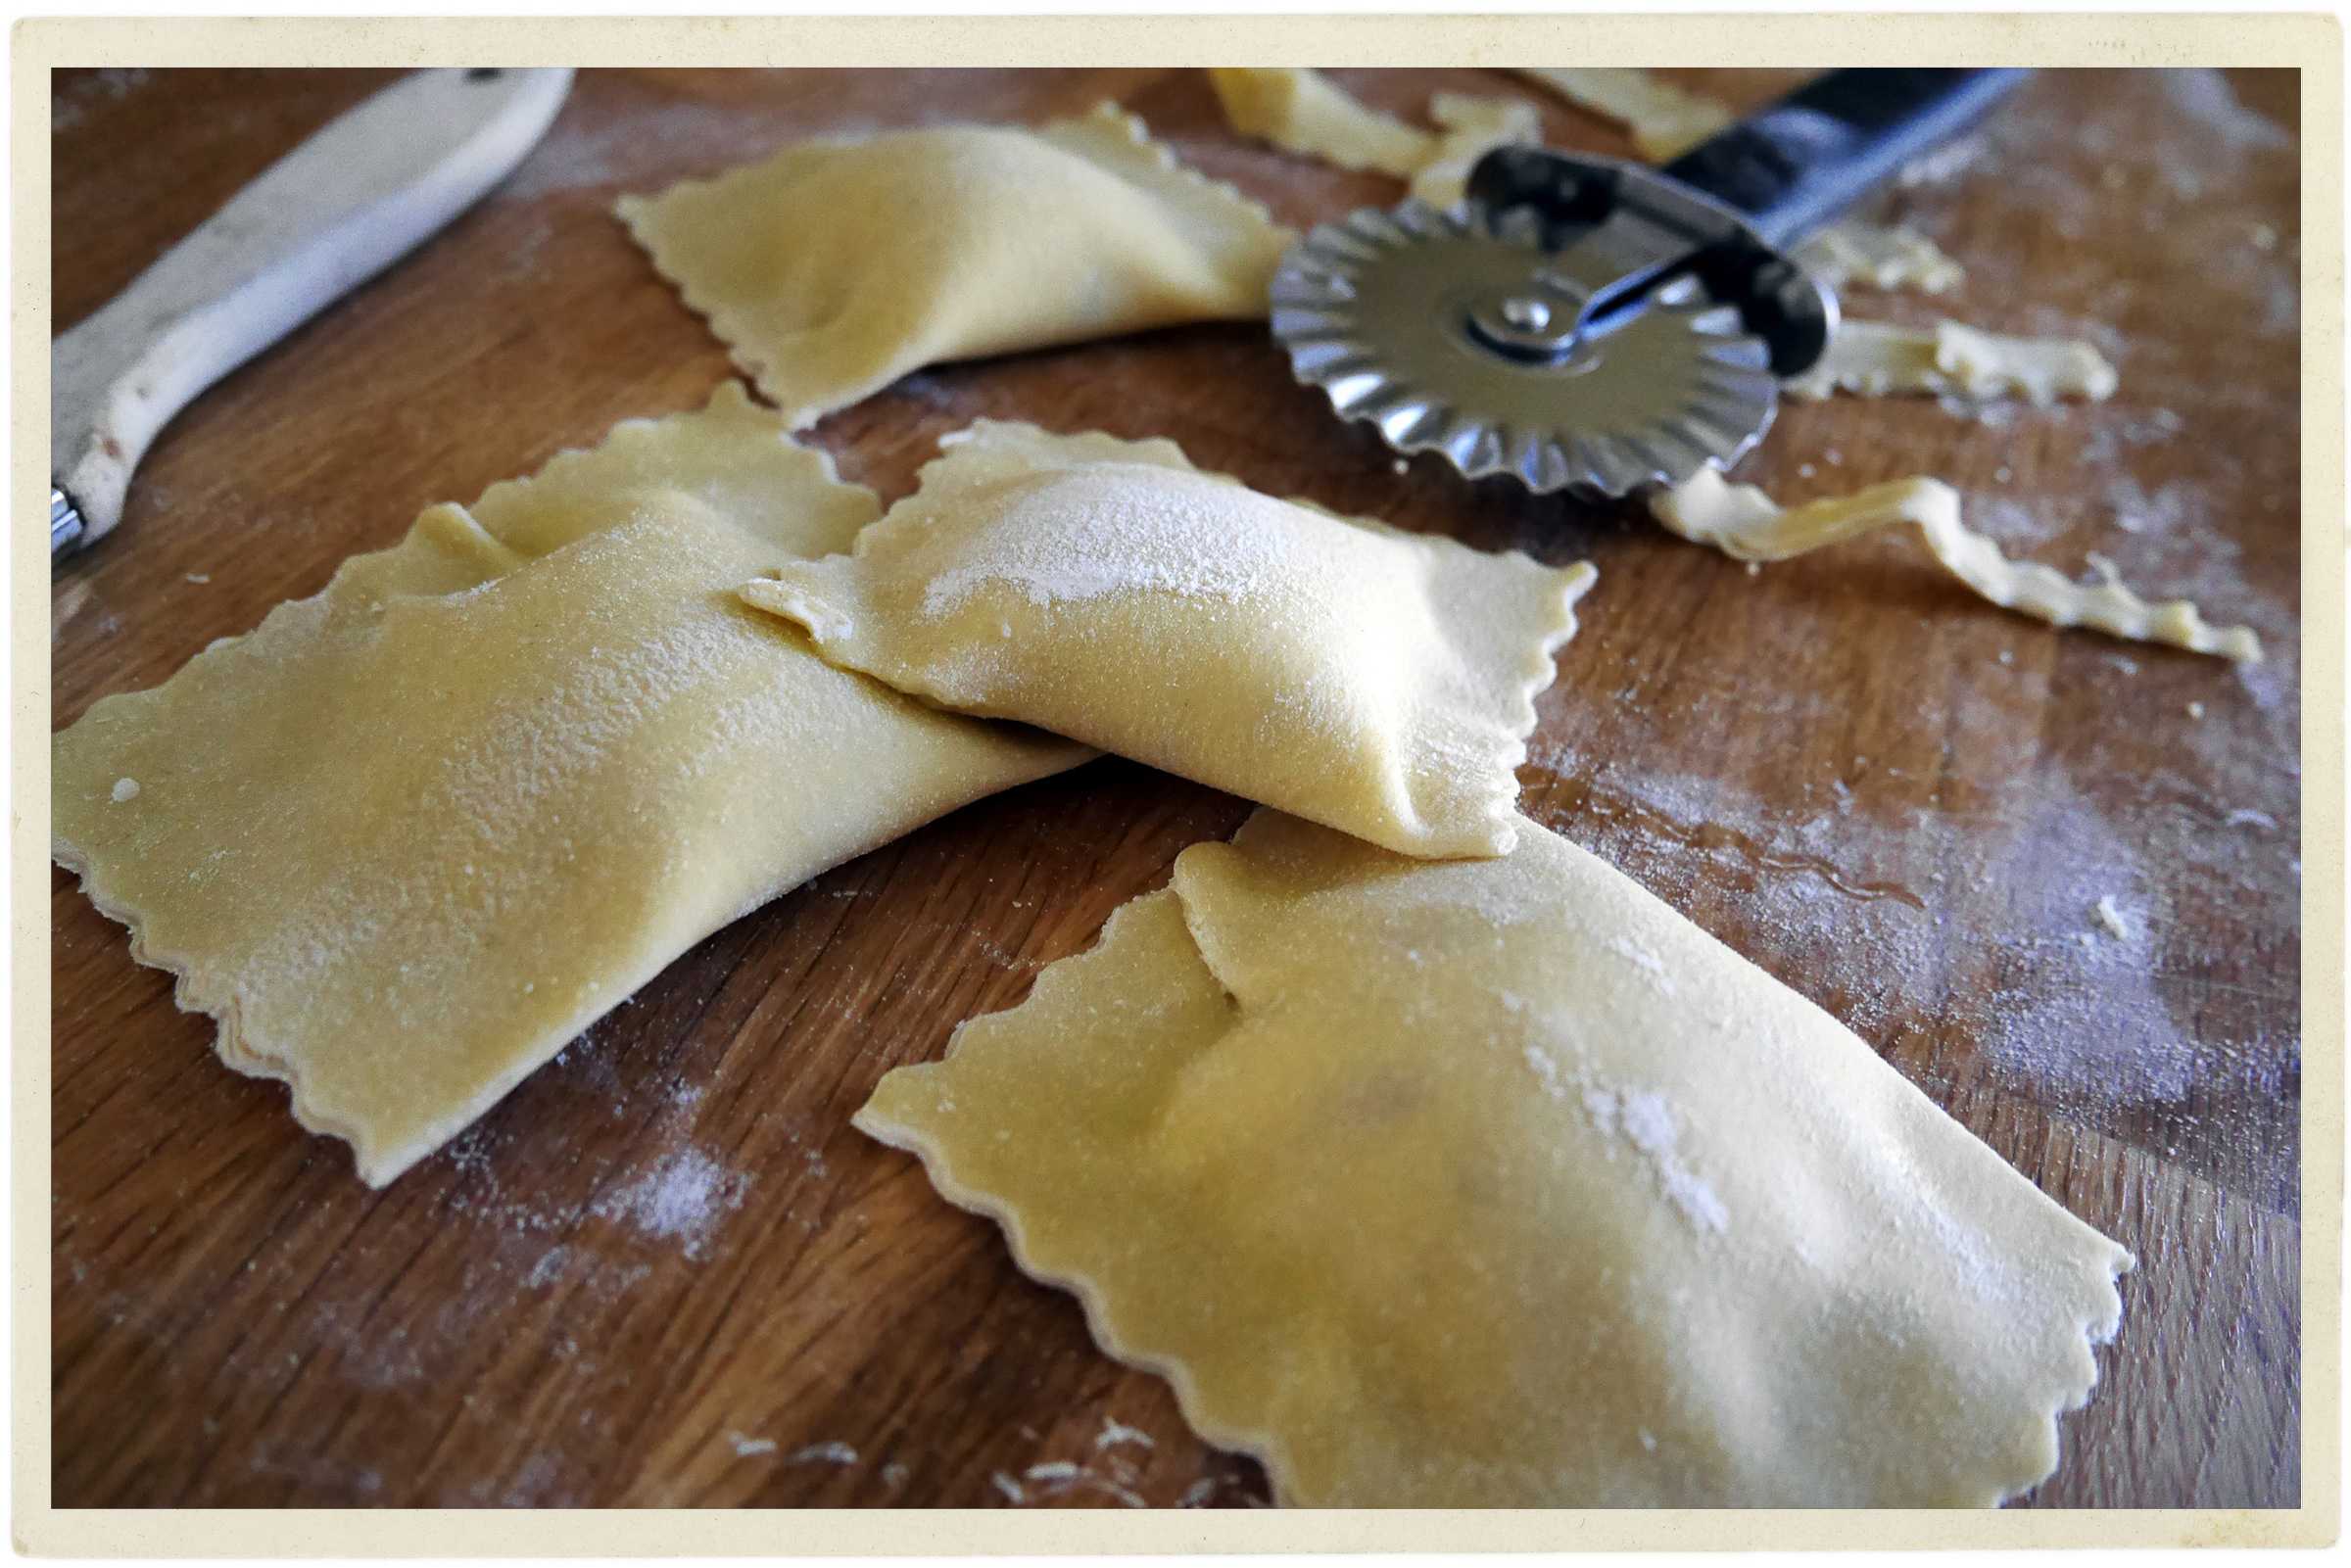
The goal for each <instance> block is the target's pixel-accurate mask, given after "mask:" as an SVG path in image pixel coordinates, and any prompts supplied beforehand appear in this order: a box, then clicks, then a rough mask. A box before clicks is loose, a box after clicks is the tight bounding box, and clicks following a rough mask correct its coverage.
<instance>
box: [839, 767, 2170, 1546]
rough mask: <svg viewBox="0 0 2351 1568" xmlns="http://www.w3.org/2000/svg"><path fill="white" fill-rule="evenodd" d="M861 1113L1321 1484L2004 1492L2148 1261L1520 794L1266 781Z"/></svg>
mask: <svg viewBox="0 0 2351 1568" xmlns="http://www.w3.org/2000/svg"><path fill="white" fill-rule="evenodd" d="M856 1123H857V1125H858V1126H859V1127H860V1128H862V1129H863V1130H865V1131H866V1132H867V1133H869V1134H871V1135H872V1136H874V1137H877V1138H880V1139H882V1140H884V1141H886V1142H888V1143H891V1144H894V1145H897V1146H898V1147H901V1148H905V1149H910V1150H913V1151H914V1152H916V1153H918V1154H919V1155H921V1156H922V1158H923V1160H924V1162H925V1164H926V1165H927V1166H928V1168H929V1171H930V1174H931V1177H932V1180H933V1181H934V1182H935V1183H936V1185H937V1187H938V1189H939V1191H940V1192H941V1193H942V1194H943V1195H945V1196H946V1197H947V1198H948V1199H949V1200H950V1201H952V1202H954V1203H956V1204H959V1205H961V1206H962V1207H964V1208H967V1209H971V1210H974V1211H976V1212H981V1213H984V1214H987V1215H990V1216H992V1217H993V1218H995V1219H997V1220H998V1221H999V1222H1000V1223H1001V1224H1002V1225H1003V1227H1004V1229H1005V1232H1006V1235H1007V1238H1008V1240H1009V1242H1010V1244H1011V1246H1012V1250H1013V1254H1014V1256H1015V1258H1016V1259H1018V1260H1019V1261H1020V1263H1021V1266H1022V1267H1023V1268H1025V1269H1027V1270H1028V1271H1029V1272H1030V1273H1032V1275H1034V1276H1036V1277H1037V1278H1039V1279H1042V1280H1045V1281H1048V1282H1050V1283H1054V1284H1059V1285H1063V1286H1066V1287H1068V1288H1070V1289H1072V1290H1074V1291H1076V1292H1077V1293H1078V1294H1079V1295H1080V1298H1081V1299H1082V1300H1083V1301H1084V1303H1085V1306H1086V1310H1087V1318H1088V1321H1089V1323H1090V1324H1091V1326H1092V1328H1093V1332H1094V1334H1095V1337H1096V1338H1097V1339H1098V1340H1099V1341H1100V1343H1101V1344H1102V1345H1103V1347H1104V1348H1105V1349H1106V1350H1108V1351H1109V1352H1110V1353H1111V1354H1114V1355H1117V1356H1119V1357H1121V1358H1122V1359H1125V1360H1128V1361H1130V1362H1133V1363H1134V1364H1136V1365H1139V1366H1143V1367H1147V1368H1150V1369H1152V1370H1155V1371H1158V1372H1160V1373H1162V1374H1164V1375H1166V1376H1167V1377H1168V1378H1169V1379H1170V1380H1171V1381H1172V1382H1173V1383H1174V1384H1175V1386H1176V1392H1177V1395H1178V1398H1179V1400H1180V1402H1181V1403H1182V1406H1183V1410H1184V1414H1185V1416H1186V1418H1187V1419H1188V1420H1189V1421H1190V1422H1191V1424H1192V1426H1193V1427H1194V1428H1195V1429H1196V1430H1198V1431H1199V1432H1200V1434H1201V1435H1202V1436H1203V1437H1205V1438H1206V1439H1208V1440H1209V1441H1210V1442H1212V1443H1215V1444H1218V1445H1220V1446H1222V1447H1225V1448H1231V1449H1245V1450H1247V1451H1249V1452H1252V1453H1255V1454H1257V1455H1259V1456H1260V1457H1261V1458H1263V1459H1264V1460H1265V1462H1266V1465H1267V1468H1268V1470H1269V1472H1270V1473H1271V1476H1272V1479H1273V1483H1274V1487H1275V1491H1276V1495H1277V1497H1278V1498H1279V1500H1281V1501H1283V1502H1285V1503H1289V1504H1295V1505H1305V1506H1311V1507H1376V1506H1398V1507H1401V1506H1452V1507H1577V1506H1596V1507H1607V1506H1636V1505H1665V1506H1711V1505H1738V1506H1782V1507H1807V1506H1878V1507H1914V1506H1928V1505H1954V1504H1972V1505H1984V1504H1991V1503H1995V1502H1998V1501H1999V1500H2001V1499H2002V1498H2004V1497H2009V1496H2012V1495H2014V1494H2015V1493H2017V1492H2019V1491H2021V1490H2023V1489H2025V1488H2027V1487H2030V1486H2032V1485H2034V1484H2035V1483H2036V1482H2038V1481H2039V1480H2040V1479H2041V1478H2042V1477H2044V1476H2046V1475H2047V1474H2048V1473H2049V1472H2050V1471H2051V1469H2053V1468H2054V1466H2055V1463H2056V1459H2057V1420H2056V1417H2057V1413H2058V1412H2059V1411H2061V1410H2064V1409H2068V1408H2071V1407H2073V1406H2076V1405H2078V1404H2080V1403H2081V1402H2083V1401H2084V1400H2085V1399H2086V1398H2087V1394H2088V1391H2089V1389H2090V1387H2091V1386H2092V1384H2093V1383H2094V1382H2095V1381H2096V1365H2095V1362H2094V1360H2093V1359H2092V1356H2091V1352H2090V1346H2091V1345H2092V1344H2093V1343H2096V1342H2100V1341H2103V1340H2105V1339H2107V1338H2109V1337H2111V1336H2112V1334H2113V1333H2114V1331H2115V1328H2116V1326H2117V1324H2118V1322H2119V1319H2120V1313H2121V1304H2120V1300H2119V1298H2118V1296H2117V1294H2116V1291H2115V1288H2114V1283H2113V1281H2114V1276H2115V1274H2116V1273H2117V1271H2119V1270H2121V1269H2124V1268H2127V1267H2129V1266H2130V1264H2131V1258H2130V1255H2129V1254H2128V1253H2126V1252H2125V1251H2124V1250H2123V1249H2122V1248H2120V1247H2118V1246H2116V1245H2114V1244H2113V1243H2112V1242H2110V1241H2108V1240H2106V1239H2105V1238H2104V1237H2102V1236H2100V1235H2099V1234H2098V1233H2097V1232H2095V1231H2094V1230H2092V1229H2090V1228H2089V1227H2088V1226H2087V1225H2085V1224H2084V1223H2082V1222H2081V1221H2080V1220H2078V1219H2076V1218H2075V1217H2074V1216H2073V1215H2072V1214H2070V1213H2068V1212H2066V1211H2065V1210H2064V1209H2062V1208H2061V1207H2059V1206H2058V1205H2057V1204H2055V1203H2054V1202H2052V1201H2050V1200H2049V1199H2048V1198H2047V1197H2045V1196H2043V1195H2042V1194H2041V1193H2040V1192H2039V1189H2037V1188H2036V1187H2034V1186H2033V1184H2032V1183H2030V1182H2028V1181H2026V1180H2025V1179H2024V1178H2023V1177H2021V1176H2019V1175H2018V1174H2017V1173H2016V1172H2015V1171H2014V1170H2013V1169H2011V1168H2010V1167H2009V1166H2008V1165H2006V1164H2004V1163H2002V1162H2001V1160H2000V1159H1999V1157H1998V1156H1996V1155H1995V1154H1993V1153H1992V1152H1991V1150H1990V1149H1988V1148H1986V1147H1985V1146H1984V1145H1983V1144H1982V1143H1980V1142H1978V1141H1977V1140H1976V1139H1975V1138H1974V1137H1972V1136H1970V1135H1969V1134H1968V1133H1967V1132H1966V1131H1965V1130H1964V1129H1963V1128H1961V1127H1960V1126H1959V1125H1958V1124H1957V1123H1956V1122H1954V1121H1952V1120H1951V1119H1950V1118H1949V1117H1945V1116H1944V1115H1943V1113H1942V1112H1941V1111H1939V1110H1937V1109H1936V1107H1935V1106H1934V1104H1933V1103H1932V1102H1930V1101H1929V1100H1928V1099H1927V1098H1926V1097H1925V1096H1924V1095H1922V1094H1920V1093H1919V1092H1918V1091H1917V1090H1916V1089H1914V1088H1912V1087H1911V1086H1910V1084H1909V1083H1907V1082H1906V1081H1904V1080H1903V1078H1902V1077H1901V1075H1900V1074H1899V1073H1897V1072H1895V1070H1894V1069H1891V1068H1889V1067H1887V1066H1886V1065H1885V1064H1883V1063H1882V1062H1880V1061H1879V1060H1878V1058H1877V1057H1876V1056H1875V1055H1874V1054H1873V1053H1872V1052H1871V1051H1870V1050H1869V1048H1868V1047H1867V1046H1866V1045H1864V1044H1863V1043H1862V1042H1861V1041H1860V1040H1858V1039H1856V1038H1855V1037H1854V1036H1853V1035H1852V1034H1851V1033H1850V1032H1848V1031H1847V1029H1845V1028H1844V1027H1843V1026H1842V1025H1841V1024H1839V1023H1838V1022H1837V1021H1836V1020H1834V1019H1832V1018H1831V1017H1829V1016H1828V1015H1827V1014H1826V1013H1823V1012H1822V1011H1821V1010H1820V1009H1819V1008H1817V1007H1814V1006H1813V1005H1812V1004H1811V1003H1809V1002H1807V1001H1805V1000H1804V999H1803V998H1802V997H1800V996H1799V995H1797V994H1796V993H1795V992H1793V991H1791V990H1789V989H1788V988H1787V987H1785V986H1783V985H1781V984H1779V983H1778V982H1777V981H1775V980H1773V979H1771V978H1770V977H1769V976H1768V975H1766V974H1763V973H1762V972H1761V971H1760V970H1757V969H1755V968H1754V967H1753V966H1752V965H1751V964H1749V963H1747V962H1746V961H1745V960H1744V959H1742V958H1740V957H1739V956H1738V955H1737V954H1735V953H1733V952H1731V951H1730V950H1729V949H1728V948H1726V947H1724V946H1722V945H1721V944H1720V943H1718V942H1716V941H1715V940H1714V939H1713V938H1711V937H1709V936H1707V935H1706V934H1705V933H1704V932H1703V931H1702V930H1700V929H1699V928H1698V927H1695V926H1693V925H1691V924H1690V923H1689V922H1688V921H1686V920H1684V919H1682V918H1681V917H1680V916H1679V915H1677V914H1675V913H1674V912H1673V911H1672V910H1671V909H1669V908H1667V907H1666V906H1665V905H1664V904H1662V903H1660V902H1659V901H1658V900H1656V899H1655V898H1654V897H1652V896H1650V895H1649V894H1648V893H1647V892H1645V891H1644V890H1642V889H1641V888H1640V887H1639V886H1637V885H1636V884H1635V883H1633V882H1632V881H1630V880H1629V879H1626V878H1624V877H1622V876H1620V875H1619V874H1617V873H1616V872H1615V871H1613V870H1611V869H1610V868H1609V867H1608V866H1607V865H1606V864H1605V863H1603V862H1601V861H1599V860H1597V859H1595V858H1594V857H1593V856H1591V855H1588V854H1586V853H1584V852H1583V851H1581V850H1579V849H1576V848H1575V847H1574V846H1572V845H1570V844H1568V843H1566V842H1565V841H1563V840H1562V839H1559V838H1558V837H1556V836H1554V835H1553V834H1551V833H1550V832H1545V831H1544V830H1543V829H1541V828H1539V827H1537V826H1535V825H1534V824H1532V823H1528V824H1525V825H1524V827H1523V831H1522V832H1521V834H1520V837H1519V842H1518V847H1517V849H1516V850H1515V851H1514V852H1513V853H1512V854H1511V856H1510V857H1509V858H1508V859H1506V860H1489V861H1465V862H1455V863H1450V864H1430V863H1427V862H1417V861H1410V860H1405V859H1402V858H1400V857H1397V856H1394V855H1390V854H1388V853H1386V852H1384V851H1381V850H1379V849H1376V848H1373V847H1371V846H1369V845H1367V844H1364V843H1361V842H1358V841H1356V840H1353V839H1351V838H1348V837H1346V836H1345V835H1343V834H1339V833H1335V832H1329V831H1328V830H1325V829H1320V828H1317V827H1314V826H1312V825H1309V824H1306V823H1301V822H1298V821H1296V820H1295V819H1291V818H1286V817H1282V816H1280V815H1278V814H1276V813H1272V812H1260V813H1258V815H1257V816H1255V817H1253V818H1252V819H1251V820H1250V822H1249V824H1248V825H1247V826H1246V827H1245V828H1243V829H1242V831H1241V833H1240V835H1239V836H1238V837H1237V838H1236V839H1235V840H1234V841H1233V843H1232V844H1230V845H1223V844H1204V845H1196V846H1194V847H1193V848H1191V849H1189V850H1186V851H1185V852H1184V853H1183V855H1182V856H1181V857H1179V858H1178V859H1177V861H1176V878H1175V883H1174V887H1173V888H1172V890H1170V891H1167V892H1161V893H1154V894H1150V895H1147V896H1146V897H1144V898H1142V899H1138V900H1137V901H1135V902H1134V903H1132V904H1129V905H1128V906H1127V907H1126V908H1125V909H1124V910H1122V911H1121V912H1120V913H1119V914H1118V915H1117V916H1116V917H1115V918H1114V919H1113V921H1112V922H1111V924H1110V926H1109V927H1107V928H1106V929H1105V931H1104V933H1103V936H1102V940H1101V942H1100V944H1099V945H1098V946H1097V947H1096V948H1095V949H1094V950H1093V951H1092V952H1090V953H1088V954H1085V955H1083V956H1082V957H1079V958H1074V959H1070V960H1066V961H1064V962H1062V963H1060V964H1056V965H1054V966H1052V967H1051V968H1049V969H1047V970H1046V971H1045V972H1044V973H1043V974H1040V975H1039V976H1038V978H1037V983H1036V987H1035V989H1034V991H1033V993H1032V996H1031V997H1030V999H1029V1000H1028V1001H1027V1002H1026V1003H1024V1004H1023V1005H1022V1006H1020V1007H1019V1008H1016V1009H1014V1010H1013V1011H1011V1012H1008V1013H999V1014H996V1015H993V1016H991V1017H987V1018H982V1019H977V1020H974V1021H972V1022H969V1023H967V1024H965V1025H964V1026H963V1028H962V1029H960V1030H959V1031H958V1032H957V1034H956V1036H955V1039H954V1040H953V1042H952V1043H951V1044H950V1046H949V1055H948V1057H947V1059H946V1060H945V1061H944V1062H941V1063H937V1064H935V1065H931V1066H925V1067H915V1068H906V1069H899V1070H898V1071H895V1072H892V1073H890V1074H889V1075H888V1077H886V1078H884V1079H883V1080H882V1083H881V1085H880V1086H879V1087H878V1088H877V1089H876V1091H875V1093H874V1096H873V1099H872V1100H871V1101H870V1102H869V1103H868V1104H867V1105H866V1107H865V1108H864V1109H863V1110H862V1111H860V1112H859V1113H858V1115H857V1117H856Z"/></svg>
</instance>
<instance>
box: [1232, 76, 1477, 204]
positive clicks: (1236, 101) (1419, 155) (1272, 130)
mask: <svg viewBox="0 0 2351 1568" xmlns="http://www.w3.org/2000/svg"><path fill="white" fill-rule="evenodd" d="M1208 79H1209V81H1210V83H1211V85H1213V86H1214V87H1215V88H1216V90H1217V101H1218V102H1219V103H1221V104H1223V106H1224V118H1225V119H1227V120H1229V121H1231V123H1232V128H1233V129H1234V130H1237V131H1239V132H1240V133H1241V134H1242V135H1244V136H1257V137H1261V138H1263V139H1264V140H1266V141H1270V142H1271V143H1272V144H1273V145H1274V146H1276V147H1279V148H1282V149H1284V150H1285V151H1288V152H1293V153H1304V154H1306V155H1307V156H1309V157H1310V158H1319V159H1321V160H1323V161H1324V162H1325V163H1331V164H1336V165H1338V166H1339V167H1341V168H1358V169H1361V168H1368V169H1376V170H1377V171H1378V172H1380V173H1382V174H1393V175H1395V176H1396V177H1397V178H1399V179H1409V178H1411V177H1412V176H1413V175H1414V174H1415V173H1417V172H1418V171H1419V169H1420V167H1421V166H1422V165H1424V164H1426V163H1427V162H1428V161H1429V160H1430V159H1432V158H1434V157H1435V156H1436V155H1437V147H1438V138H1436V137H1434V136H1431V135H1430V134H1429V133H1428V132H1427V131H1424V130H1418V129H1415V127H1413V126H1411V125H1408V124H1406V123H1405V122H1404V121H1403V120H1401V119H1396V118H1395V117H1393V116H1391V115H1383V114H1381V113H1380V112H1379V111H1378V110H1376V109H1373V108H1371V107H1369V106H1368V105H1367V104H1365V103H1363V102H1362V101H1360V100H1359V99H1357V98H1356V97H1355V96H1354V95H1352V94H1350V93H1349V92H1348V91H1347V90H1346V89H1345V88H1343V87H1341V86H1339V84H1338V83H1336V82H1334V81H1332V80H1331V79H1330V78H1329V77H1328V76H1325V75H1323V74H1322V72H1320V71H1312V70H1309V69H1307V68H1306V67H1303V66H1219V67H1212V68H1210V70H1209V72H1208Z"/></svg>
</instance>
